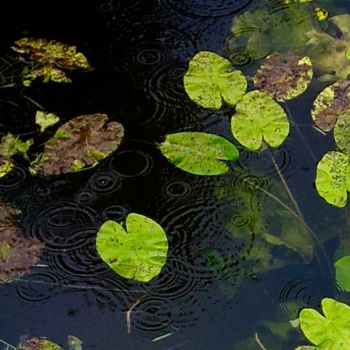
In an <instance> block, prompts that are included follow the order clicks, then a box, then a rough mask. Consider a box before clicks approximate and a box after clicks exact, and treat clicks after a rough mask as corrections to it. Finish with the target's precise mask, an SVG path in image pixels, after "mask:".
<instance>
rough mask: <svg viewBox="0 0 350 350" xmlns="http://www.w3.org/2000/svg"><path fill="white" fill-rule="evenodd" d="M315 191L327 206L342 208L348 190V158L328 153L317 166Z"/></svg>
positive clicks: (349, 163) (332, 152)
mask: <svg viewBox="0 0 350 350" xmlns="http://www.w3.org/2000/svg"><path fill="white" fill-rule="evenodd" d="M315 183H316V189H317V192H318V193H319V195H320V196H321V197H323V198H324V199H325V200H326V201H327V202H328V203H329V204H332V205H334V206H336V207H344V206H345V205H346V202H347V198H348V195H347V191H349V190H350V157H349V156H348V155H346V154H344V153H341V152H336V151H330V152H328V153H326V154H325V155H324V157H323V158H322V159H321V160H320V161H319V163H318V164H317V172H316V181H315Z"/></svg>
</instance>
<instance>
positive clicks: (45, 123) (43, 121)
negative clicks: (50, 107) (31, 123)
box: [35, 111, 60, 132]
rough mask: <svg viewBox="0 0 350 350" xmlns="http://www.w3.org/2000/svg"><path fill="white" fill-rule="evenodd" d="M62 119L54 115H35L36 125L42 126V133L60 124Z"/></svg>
mask: <svg viewBox="0 0 350 350" xmlns="http://www.w3.org/2000/svg"><path fill="white" fill-rule="evenodd" d="M59 120H60V118H59V117H58V116H57V115H56V114H53V113H47V112H43V111H37V112H36V114H35V123H36V124H38V125H39V126H40V132H43V131H44V130H46V129H47V128H48V127H50V126H52V125H55V124H56V123H58V122H59Z"/></svg>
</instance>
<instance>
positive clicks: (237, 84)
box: [184, 51, 247, 110]
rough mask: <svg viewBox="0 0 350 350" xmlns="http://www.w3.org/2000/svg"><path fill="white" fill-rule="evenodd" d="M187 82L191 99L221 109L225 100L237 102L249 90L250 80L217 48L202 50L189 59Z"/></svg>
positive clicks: (185, 84)
mask: <svg viewBox="0 0 350 350" xmlns="http://www.w3.org/2000/svg"><path fill="white" fill-rule="evenodd" d="M184 86H185V90H186V92H187V94H188V96H189V97H190V99H191V100H193V101H194V102H196V103H197V104H199V105H200V106H202V107H204V108H210V109H215V110H218V109H220V108H221V106H222V103H223V101H224V102H226V103H227V104H228V105H229V106H235V105H236V103H237V102H238V101H239V100H240V99H241V98H242V96H243V95H244V94H245V92H246V89H247V81H246V79H245V77H244V75H243V74H242V72H241V71H239V70H235V69H234V68H233V67H232V65H231V63H230V61H228V60H226V59H225V58H223V57H221V56H219V55H217V54H216V53H214V52H210V51H201V52H199V53H197V54H196V55H195V56H194V57H193V58H192V59H191V61H190V63H189V67H188V70H187V72H186V74H185V76H184Z"/></svg>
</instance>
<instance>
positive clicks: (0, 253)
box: [0, 204, 44, 282]
mask: <svg viewBox="0 0 350 350" xmlns="http://www.w3.org/2000/svg"><path fill="white" fill-rule="evenodd" d="M15 215H16V211H15V210H14V209H13V208H12V207H10V206H9V205H7V204H0V282H10V281H12V280H13V279H15V278H17V277H19V276H22V275H23V274H25V273H26V272H28V270H29V269H30V267H32V266H33V265H35V264H36V263H37V261H38V260H39V256H40V254H41V250H42V248H43V246H44V244H43V243H42V242H40V241H38V240H36V239H28V238H24V237H19V236H18V232H19V231H20V229H19V227H18V226H17V222H16V216H15Z"/></svg>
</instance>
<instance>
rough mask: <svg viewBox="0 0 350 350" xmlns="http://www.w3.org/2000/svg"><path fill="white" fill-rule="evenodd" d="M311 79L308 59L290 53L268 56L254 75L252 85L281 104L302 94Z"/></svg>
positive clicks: (310, 66)
mask: <svg viewBox="0 0 350 350" xmlns="http://www.w3.org/2000/svg"><path fill="white" fill-rule="evenodd" d="M311 79H312V64H311V60H310V58H309V57H307V56H305V57H300V56H297V55H295V54H293V53H291V52H288V53H286V54H280V53H274V54H272V55H270V56H269V57H268V58H267V60H266V62H265V64H263V65H262V66H261V67H260V68H259V69H258V71H257V72H256V74H255V77H254V85H255V86H256V88H258V89H259V90H261V91H264V92H266V93H268V94H269V95H271V96H272V97H273V98H275V99H276V100H277V101H280V102H283V101H287V100H291V99H292V98H295V97H297V96H299V95H300V94H302V93H303V92H304V91H305V90H306V89H307V87H308V86H309V84H310V82H311Z"/></svg>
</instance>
